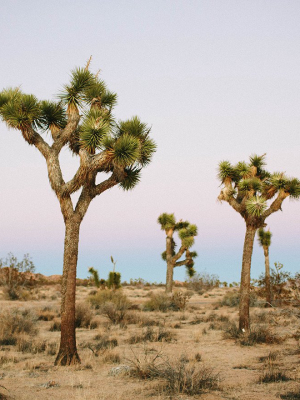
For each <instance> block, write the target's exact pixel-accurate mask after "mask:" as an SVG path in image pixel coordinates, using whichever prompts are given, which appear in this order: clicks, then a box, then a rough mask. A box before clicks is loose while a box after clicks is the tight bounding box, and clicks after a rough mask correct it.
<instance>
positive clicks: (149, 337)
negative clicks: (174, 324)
mask: <svg viewBox="0 0 300 400" xmlns="http://www.w3.org/2000/svg"><path fill="white" fill-rule="evenodd" d="M172 340H174V334H173V333H172V332H171V331H169V330H167V329H165V328H164V327H159V328H158V329H156V330H154V329H153V328H152V327H151V326H148V327H147V328H146V330H144V332H143V333H142V334H141V335H132V336H131V337H130V338H129V339H128V342H129V343H130V344H134V343H141V342H171V341H172Z"/></svg>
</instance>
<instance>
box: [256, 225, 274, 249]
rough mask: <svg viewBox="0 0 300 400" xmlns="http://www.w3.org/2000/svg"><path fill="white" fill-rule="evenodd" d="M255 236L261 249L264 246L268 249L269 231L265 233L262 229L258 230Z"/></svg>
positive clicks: (270, 235)
mask: <svg viewBox="0 0 300 400" xmlns="http://www.w3.org/2000/svg"><path fill="white" fill-rule="evenodd" d="M257 234H258V243H259V245H260V246H262V247H264V246H267V247H270V245H271V238H272V233H271V232H270V231H265V230H264V228H259V230H258V231H257Z"/></svg>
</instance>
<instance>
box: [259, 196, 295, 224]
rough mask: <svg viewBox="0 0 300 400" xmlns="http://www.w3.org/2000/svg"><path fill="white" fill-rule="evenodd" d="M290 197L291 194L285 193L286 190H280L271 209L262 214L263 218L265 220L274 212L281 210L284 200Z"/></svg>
mask: <svg viewBox="0 0 300 400" xmlns="http://www.w3.org/2000/svg"><path fill="white" fill-rule="evenodd" d="M288 196H289V193H287V192H285V191H284V190H280V191H279V193H278V196H277V197H276V199H275V200H274V201H273V203H272V204H271V205H270V207H269V208H268V209H267V210H266V211H265V212H264V213H263V214H262V218H263V219H265V218H267V217H269V215H271V214H273V213H274V212H276V211H278V210H281V204H282V202H283V200H284V199H286V198H287V197H288Z"/></svg>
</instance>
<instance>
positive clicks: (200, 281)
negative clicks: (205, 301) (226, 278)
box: [188, 272, 220, 294]
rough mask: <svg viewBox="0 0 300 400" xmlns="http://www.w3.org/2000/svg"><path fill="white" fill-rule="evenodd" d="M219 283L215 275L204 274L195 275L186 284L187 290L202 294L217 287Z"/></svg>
mask: <svg viewBox="0 0 300 400" xmlns="http://www.w3.org/2000/svg"><path fill="white" fill-rule="evenodd" d="M219 285H220V281H219V277H218V276H217V275H210V274H208V273H206V272H203V273H201V274H195V275H194V276H193V277H192V278H190V280H189V282H188V288H189V289H190V290H193V291H195V292H197V293H199V294H203V293H204V292H206V291H207V290H210V289H213V288H215V287H219Z"/></svg>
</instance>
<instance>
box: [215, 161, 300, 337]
mask: <svg viewBox="0 0 300 400" xmlns="http://www.w3.org/2000/svg"><path fill="white" fill-rule="evenodd" d="M264 166H265V154H264V155H262V156H257V155H254V156H251V157H250V162H249V163H245V162H239V163H238V164H237V165H235V166H233V165H231V164H230V162H229V161H222V162H221V163H220V164H219V174H218V177H219V179H220V181H221V183H222V184H223V185H224V186H223V188H222V190H221V193H220V195H219V197H218V199H219V200H220V201H226V202H227V203H228V204H229V205H230V206H231V207H232V208H233V209H234V210H235V211H237V212H238V213H239V214H240V215H241V217H242V218H243V219H244V220H245V223H246V235H245V241H244V250H243V262H242V274H241V288H240V295H241V296H240V305H239V329H240V330H243V331H248V330H249V329H250V318H249V305H250V270H251V258H252V251H253V242H254V237H255V233H256V231H257V229H259V228H262V227H265V225H266V224H265V220H266V219H267V217H269V216H270V215H271V214H273V213H274V212H276V211H278V210H281V205H282V202H283V200H284V199H286V198H287V197H289V196H290V197H291V198H294V199H298V198H299V196H300V181H299V180H298V179H296V178H288V177H286V176H285V174H284V173H283V172H276V173H273V174H271V173H269V172H268V171H266V170H265V169H264ZM272 199H273V200H272ZM270 200H272V202H271V204H268V201H270Z"/></svg>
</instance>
